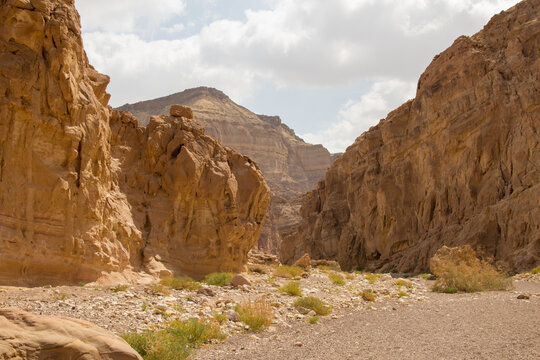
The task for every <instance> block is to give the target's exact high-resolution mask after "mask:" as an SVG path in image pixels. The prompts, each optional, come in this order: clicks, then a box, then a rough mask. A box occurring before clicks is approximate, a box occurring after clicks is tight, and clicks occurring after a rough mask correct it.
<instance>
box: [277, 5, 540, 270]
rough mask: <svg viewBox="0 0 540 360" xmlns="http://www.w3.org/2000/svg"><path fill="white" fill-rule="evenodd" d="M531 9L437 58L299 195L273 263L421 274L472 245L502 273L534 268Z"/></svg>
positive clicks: (536, 147)
mask: <svg viewBox="0 0 540 360" xmlns="http://www.w3.org/2000/svg"><path fill="white" fill-rule="evenodd" d="M539 15H540V1H538V0H529V1H523V2H521V3H519V4H518V5H516V6H515V7H513V8H511V9H510V10H508V11H506V12H502V13H501V14H498V15H496V16H494V17H493V19H492V20H491V21H490V22H489V23H488V24H487V25H486V26H485V27H484V29H483V30H482V31H480V32H479V33H477V34H476V35H474V36H471V37H466V36H462V37H460V38H458V39H457V40H456V41H455V42H454V44H453V45H452V46H451V47H450V48H448V49H447V50H446V51H444V52H443V53H441V54H439V55H437V56H436V57H435V58H434V60H433V62H432V63H431V64H430V65H429V67H428V68H427V69H426V71H425V72H424V74H423V75H422V76H421V78H420V80H419V82H418V89H417V93H416V97H415V99H413V100H411V101H409V102H407V103H405V104H403V105H402V106H401V107H399V108H398V109H396V110H395V111H393V112H391V113H390V114H388V116H387V118H386V119H384V120H382V121H381V122H380V123H379V124H378V125H377V126H374V127H372V128H371V129H370V130H369V131H368V132H366V133H364V134H363V135H361V136H360V137H359V138H358V139H356V141H355V143H354V144H353V145H351V146H350V147H349V148H348V149H347V151H346V152H345V153H344V154H343V155H342V156H340V157H339V158H338V159H337V160H336V161H335V162H334V164H333V165H332V166H331V167H330V169H329V170H328V172H327V173H326V177H325V179H324V180H323V181H321V182H320V183H319V185H318V186H317V188H316V189H315V190H313V191H311V192H309V193H308V194H307V195H306V196H305V199H304V202H303V205H302V209H301V215H302V221H301V222H300V223H299V224H298V225H297V226H296V227H294V228H293V229H290V230H289V231H287V233H286V234H283V236H284V240H283V243H282V247H281V259H282V261H284V262H288V263H291V262H293V261H294V260H295V259H297V258H299V257H301V256H302V255H303V254H304V253H306V252H307V253H309V254H310V255H311V257H312V258H314V259H318V258H329V259H336V260H338V261H339V263H340V264H341V266H342V267H343V268H344V269H355V268H368V269H373V270H383V271H391V270H394V271H399V272H409V271H424V270H427V269H428V268H429V264H428V259H429V258H430V257H431V256H432V255H433V254H434V253H435V252H436V251H437V249H439V248H440V247H441V246H442V245H448V246H456V245H463V244H470V245H472V246H473V247H474V248H475V249H476V250H477V251H478V252H479V253H480V254H482V255H483V256H484V257H493V258H494V259H495V260H496V261H498V262H500V263H501V264H504V265H506V267H507V268H508V269H509V270H511V271H519V270H528V269H530V268H532V267H534V266H535V265H538V264H539V263H540V172H539V169H540V144H539V142H540V135H539V131H540V78H539V77H540V20H539V19H540V16H539Z"/></svg>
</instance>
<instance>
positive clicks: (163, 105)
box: [118, 87, 333, 253]
mask: <svg viewBox="0 0 540 360" xmlns="http://www.w3.org/2000/svg"><path fill="white" fill-rule="evenodd" d="M171 104H182V105H185V106H189V107H190V108H192V109H193V112H194V116H195V118H196V119H197V120H198V121H200V122H201V123H202V124H203V126H204V128H205V129H206V133H207V134H208V135H210V136H212V137H213V138H215V139H217V140H218V141H220V142H221V143H222V144H223V145H225V146H228V147H231V148H233V149H235V150H236V151H238V152H240V153H241V154H245V155H248V156H250V157H251V158H252V159H254V160H255V161H256V162H257V163H258V164H259V166H260V167H261V170H262V172H263V174H264V176H265V179H266V181H267V182H268V185H269V187H270V190H271V192H272V199H271V202H270V210H269V214H268V217H267V219H266V221H265V226H264V227H263V230H262V236H261V238H260V240H259V248H261V249H264V250H266V251H270V252H274V253H277V251H278V250H279V244H280V243H281V237H280V231H282V230H283V229H284V228H286V227H288V226H289V225H290V224H292V223H293V222H295V221H298V216H297V215H296V214H297V210H298V208H299V204H298V201H295V199H296V198H298V197H299V196H301V195H303V194H304V193H306V192H307V191H308V190H310V189H312V188H313V187H314V186H315V185H316V184H317V182H318V181H319V180H320V179H322V178H323V177H324V174H325V172H326V170H327V169H328V167H329V166H330V164H331V163H332V161H333V156H332V155H331V154H330V153H329V152H328V150H326V149H325V148H324V147H323V146H322V145H312V144H308V143H306V142H304V141H303V140H302V139H300V138H299V137H298V136H296V134H295V133H294V131H293V130H292V129H290V128H289V127H288V126H287V125H285V124H283V123H282V122H281V119H280V118H279V117H278V116H265V115H257V114H254V113H253V112H251V111H249V110H248V109H246V108H244V107H242V106H240V105H238V104H236V103H234V102H233V101H231V99H230V98H229V97H228V96H227V95H225V94H224V93H223V92H221V91H219V90H216V89H213V88H208V87H199V88H195V89H189V90H185V91H183V92H180V93H176V94H172V95H169V96H165V97H161V98H158V99H153V100H147V101H142V102H138V103H135V104H126V105H123V106H121V107H119V108H118V109H119V110H121V111H129V112H131V113H132V114H133V115H134V116H135V117H136V118H137V119H138V120H139V122H140V123H141V124H143V125H146V124H148V122H149V119H150V116H151V115H152V114H164V113H167V111H168V108H169V106H170V105H171Z"/></svg>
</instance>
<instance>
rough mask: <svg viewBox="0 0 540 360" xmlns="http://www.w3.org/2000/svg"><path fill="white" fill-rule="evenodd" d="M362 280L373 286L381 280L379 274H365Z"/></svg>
mask: <svg viewBox="0 0 540 360" xmlns="http://www.w3.org/2000/svg"><path fill="white" fill-rule="evenodd" d="M364 279H366V280H367V281H368V282H369V283H370V284H374V283H375V282H376V281H379V280H380V279H381V274H365V275H364Z"/></svg>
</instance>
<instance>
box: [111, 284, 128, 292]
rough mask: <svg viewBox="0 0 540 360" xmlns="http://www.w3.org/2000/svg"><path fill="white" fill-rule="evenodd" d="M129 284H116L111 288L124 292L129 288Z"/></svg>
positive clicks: (113, 290)
mask: <svg viewBox="0 0 540 360" xmlns="http://www.w3.org/2000/svg"><path fill="white" fill-rule="evenodd" d="M127 288H128V287H127V285H116V286H115V287H113V288H111V291H112V292H122V291H126V290H127Z"/></svg>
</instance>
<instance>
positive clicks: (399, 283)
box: [394, 279, 413, 289]
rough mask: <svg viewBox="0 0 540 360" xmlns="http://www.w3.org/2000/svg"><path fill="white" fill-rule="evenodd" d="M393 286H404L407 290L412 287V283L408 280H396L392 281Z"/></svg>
mask: <svg viewBox="0 0 540 360" xmlns="http://www.w3.org/2000/svg"><path fill="white" fill-rule="evenodd" d="M394 284H396V285H397V286H398V287H401V286H406V287H407V288H408V289H410V288H412V287H413V284H412V282H410V281H409V280H405V279H397V280H395V281H394Z"/></svg>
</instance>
